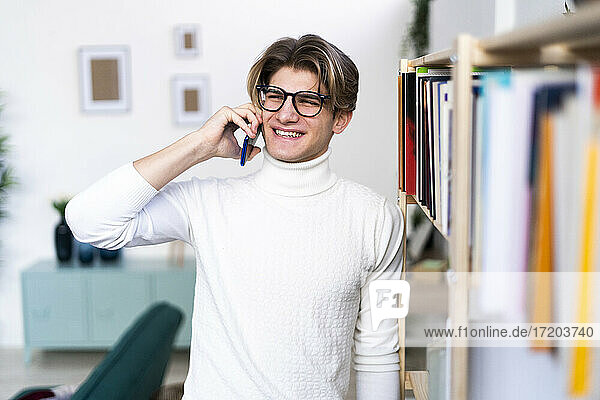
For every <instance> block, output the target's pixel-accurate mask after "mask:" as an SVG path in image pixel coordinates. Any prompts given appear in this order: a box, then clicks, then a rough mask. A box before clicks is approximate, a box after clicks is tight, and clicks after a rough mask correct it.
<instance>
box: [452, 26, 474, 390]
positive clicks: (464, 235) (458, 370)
mask: <svg viewBox="0 0 600 400" xmlns="http://www.w3.org/2000/svg"><path fill="white" fill-rule="evenodd" d="M473 44H474V40H473V39H472V38H471V37H470V36H469V35H465V34H461V35H459V36H458V37H457V39H456V42H455V47H454V48H455V50H456V56H457V61H456V64H455V67H454V68H453V70H452V80H453V81H454V101H453V104H454V111H453V122H452V124H453V126H452V161H451V163H452V166H451V171H452V172H451V173H452V175H451V185H452V187H451V210H450V211H451V213H450V215H451V221H450V238H449V239H450V267H451V268H452V269H453V270H454V271H455V272H456V279H454V280H452V282H450V286H449V292H450V293H449V294H450V298H449V317H450V322H451V325H452V327H453V328H454V329H455V330H456V328H458V326H464V327H467V329H468V276H467V275H468V272H469V269H470V267H469V265H470V256H469V226H470V223H471V221H470V216H471V213H470V207H469V204H470V193H471V191H470V185H471V117H470V116H471V80H472V78H471V72H472V67H473V66H472V58H471V52H472V46H473ZM451 343H452V348H451V349H450V357H451V360H450V365H451V380H450V392H451V398H452V400H466V399H467V396H468V385H467V383H468V381H467V379H468V355H469V349H468V347H466V346H467V341H466V338H452V339H451Z"/></svg>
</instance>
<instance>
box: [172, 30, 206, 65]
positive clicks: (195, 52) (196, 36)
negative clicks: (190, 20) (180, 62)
mask: <svg viewBox="0 0 600 400" xmlns="http://www.w3.org/2000/svg"><path fill="white" fill-rule="evenodd" d="M174 33H175V55H176V56H178V57H197V56H199V55H200V53H201V43H202V41H201V36H200V25H196V24H180V25H176V26H175V29H174Z"/></svg>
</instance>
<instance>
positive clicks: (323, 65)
mask: <svg viewBox="0 0 600 400" xmlns="http://www.w3.org/2000/svg"><path fill="white" fill-rule="evenodd" d="M282 67H290V68H293V69H297V70H303V71H309V72H312V73H314V74H315V75H317V77H319V89H318V90H317V91H318V92H319V93H322V92H321V85H323V86H324V87H325V88H326V89H327V93H323V94H329V95H330V96H331V99H329V100H326V101H325V104H324V107H328V108H329V109H330V110H331V111H332V112H334V114H335V112H337V111H354V109H355V108H356V98H357V95H358V68H356V65H355V64H354V62H352V60H351V59H350V57H348V56H347V55H346V54H344V53H343V52H342V51H341V50H340V49H338V48H337V47H335V46H334V45H333V44H331V43H329V42H328V41H326V40H325V39H323V38H321V37H320V36H318V35H313V34H309V35H303V36H301V37H300V38H298V39H294V38H291V37H284V38H281V39H279V40H277V41H276V42H274V43H273V44H271V45H270V46H269V47H268V48H267V49H266V50H265V51H264V52H263V53H262V54H261V55H260V56H259V58H258V59H257V61H256V62H255V63H254V65H252V68H250V71H249V72H248V79H247V82H246V85H247V90H248V95H249V96H250V98H251V99H252V103H254V104H256V105H257V106H258V95H257V93H256V85H268V84H269V80H270V79H271V77H272V76H273V74H274V73H275V72H277V71H278V70H279V69H280V68H282Z"/></svg>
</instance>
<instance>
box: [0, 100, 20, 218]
mask: <svg viewBox="0 0 600 400" xmlns="http://www.w3.org/2000/svg"><path fill="white" fill-rule="evenodd" d="M0 97H2V92H0ZM3 109H4V105H3V104H0V116H1V114H2V110H3ZM7 141H8V136H7V135H2V130H1V129H0V218H4V217H6V216H7V212H6V210H5V208H4V207H5V204H6V200H7V195H8V189H9V188H11V187H13V186H15V185H17V184H18V181H17V180H16V178H15V177H14V174H13V170H12V168H11V167H10V166H7V165H6V157H7V155H8V153H9V147H10V146H9V145H8V142H7Z"/></svg>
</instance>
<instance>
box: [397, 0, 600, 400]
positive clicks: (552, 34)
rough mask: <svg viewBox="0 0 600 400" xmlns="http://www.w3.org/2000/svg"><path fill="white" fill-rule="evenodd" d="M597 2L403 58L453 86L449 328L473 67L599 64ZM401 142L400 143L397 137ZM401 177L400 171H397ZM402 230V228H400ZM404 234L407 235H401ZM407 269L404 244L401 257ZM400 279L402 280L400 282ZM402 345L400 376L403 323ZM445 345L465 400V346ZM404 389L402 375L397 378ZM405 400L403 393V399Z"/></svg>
mask: <svg viewBox="0 0 600 400" xmlns="http://www.w3.org/2000/svg"><path fill="white" fill-rule="evenodd" d="M598 21H600V3H595V4H592V5H589V6H587V7H580V8H579V9H578V11H577V13H576V14H574V15H569V16H558V17H556V18H554V19H552V20H549V21H547V22H545V23H543V24H537V25H533V26H530V27H525V28H522V29H518V30H515V31H512V32H508V33H505V34H501V35H497V36H494V37H490V38H486V39H476V38H474V37H472V36H470V35H466V34H461V35H458V36H457V37H456V39H455V42H454V46H453V47H452V48H451V49H446V50H443V51H438V52H435V53H431V54H427V55H424V56H422V57H419V58H415V59H412V60H407V59H402V60H400V63H399V73H406V72H410V71H415V69H416V68H417V67H422V66H423V67H434V66H437V67H449V68H450V69H451V72H452V81H453V86H454V89H453V113H454V114H453V115H454V117H453V119H452V135H453V136H452V149H451V159H452V165H451V169H452V171H451V174H450V176H452V201H451V202H450V214H451V216H452V218H451V221H450V223H451V232H452V233H451V235H449V236H446V235H444V237H445V238H446V239H447V240H448V244H449V247H448V248H449V267H450V269H451V270H452V271H454V272H457V274H455V275H456V278H457V279H455V280H453V281H449V283H448V316H449V319H450V321H452V325H454V326H456V325H463V326H468V315H469V308H468V304H469V288H470V285H472V284H473V282H468V281H467V274H460V272H469V271H472V270H473V267H475V266H474V265H471V257H470V251H471V249H470V246H469V227H470V225H471V220H470V219H471V212H470V203H471V195H472V193H471V190H472V188H471V146H472V143H471V135H470V132H471V124H472V107H471V97H470V96H471V86H472V73H471V72H472V71H473V68H474V67H513V66H515V67H516V66H536V67H543V66H551V65H575V64H578V63H580V62H598V61H600V23H599V22H598ZM399 140H400V138H399ZM401 173H403V171H401ZM398 204H399V206H400V208H401V210H402V212H403V214H404V216H405V220H406V215H407V213H406V212H407V206H408V205H409V204H417V205H418V206H419V208H420V209H421V210H422V211H423V212H424V213H425V215H427V217H428V218H429V220H430V221H431V222H432V224H433V225H434V227H435V228H436V229H437V230H438V231H440V233H442V232H443V231H442V229H441V226H440V223H439V221H435V220H433V218H432V217H431V215H430V213H429V211H428V209H427V207H426V206H425V205H423V204H420V203H419V202H418V201H416V199H415V198H414V197H413V196H411V195H409V194H407V193H406V192H404V191H402V190H400V191H399V195H398ZM405 229H406V228H405ZM405 234H406V232H405ZM403 261H404V263H405V264H404V265H406V242H405V243H404V254H403ZM404 276H405V275H404V274H403V279H404ZM399 329H400V338H401V339H400V343H401V350H400V352H401V356H400V360H401V371H402V372H403V373H404V372H405V365H404V348H403V347H404V344H405V324H404V321H403V320H402V322H401V323H400V324H399ZM452 342H453V343H452V345H451V346H450V348H449V349H448V350H449V354H450V364H449V370H450V381H449V386H450V388H449V393H450V398H451V399H453V400H454V399H456V400H466V399H467V398H468V375H469V374H468V371H469V365H468V355H469V349H468V347H467V346H464V345H462V346H457V344H459V343H457V341H455V340H454V339H452ZM401 377H402V378H401V380H402V381H401V384H402V385H404V384H405V381H404V379H403V378H404V374H402V375H401ZM402 399H404V394H402Z"/></svg>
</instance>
